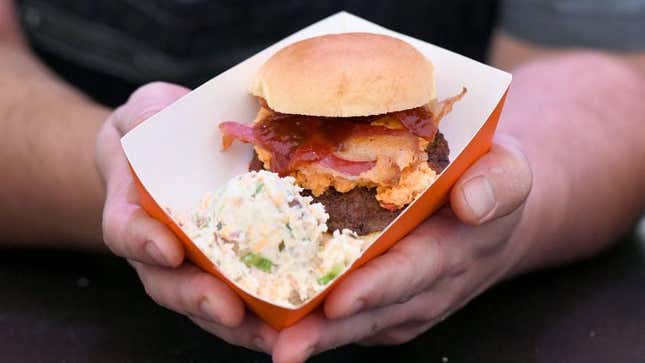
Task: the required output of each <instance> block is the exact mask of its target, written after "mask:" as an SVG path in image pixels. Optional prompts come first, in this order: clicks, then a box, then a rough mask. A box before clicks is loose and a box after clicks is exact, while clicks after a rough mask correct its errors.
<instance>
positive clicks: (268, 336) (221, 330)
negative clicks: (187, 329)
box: [190, 314, 278, 354]
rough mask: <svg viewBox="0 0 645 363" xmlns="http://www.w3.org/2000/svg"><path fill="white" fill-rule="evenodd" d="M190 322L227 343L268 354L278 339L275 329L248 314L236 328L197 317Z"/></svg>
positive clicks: (191, 318) (192, 317)
mask: <svg viewBox="0 0 645 363" xmlns="http://www.w3.org/2000/svg"><path fill="white" fill-rule="evenodd" d="M190 320H192V321H193V322H194V323H195V324H197V325H198V326H199V327H201V328H202V329H204V330H206V331H208V332H210V333H211V334H214V335H216V336H218V337H220V338H221V339H223V340H224V341H226V342H227V343H230V344H234V345H239V346H242V347H245V348H248V349H252V350H256V351H259V352H264V353H268V354H271V352H272V351H273V346H274V344H275V341H276V339H277V337H278V332H277V331H276V330H275V329H273V328H271V327H270V326H268V325H267V324H266V323H264V322H262V321H261V320H260V319H258V318H257V317H256V316H254V315H252V314H247V315H246V316H245V318H244V321H242V323H241V324H240V325H239V326H237V327H235V328H230V327H227V326H224V325H221V324H217V323H213V322H212V321H209V320H205V319H202V318H200V317H196V316H191V317H190Z"/></svg>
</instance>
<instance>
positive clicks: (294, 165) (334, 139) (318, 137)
mask: <svg viewBox="0 0 645 363" xmlns="http://www.w3.org/2000/svg"><path fill="white" fill-rule="evenodd" d="M392 115H393V116H395V117H396V118H397V119H398V120H399V121H400V122H401V123H402V124H403V125H404V126H405V127H406V128H407V129H408V130H405V129H398V130H395V129H390V128H387V127H384V126H376V125H370V122H372V121H374V120H376V119H378V118H380V117H383V115H377V116H366V117H336V118H331V117H316V116H303V115H292V114H281V113H273V114H272V115H270V116H269V117H267V118H265V119H263V120H262V121H261V122H259V123H257V124H254V125H252V126H251V125H244V124H240V123H237V122H232V121H228V122H223V123H221V124H220V129H221V130H222V133H223V135H224V149H226V148H227V147H228V146H229V145H230V143H231V142H232V139H238V140H240V141H242V142H247V143H252V144H257V145H259V146H261V147H262V148H263V149H265V150H267V151H269V152H270V153H271V154H272V158H271V169H272V170H273V171H274V172H277V173H278V174H279V175H281V176H285V175H288V174H289V173H290V172H292V171H294V170H297V169H298V168H300V167H302V166H303V165H307V164H310V163H316V162H318V163H321V164H323V165H325V166H327V167H329V168H332V169H334V170H337V171H339V172H341V173H344V174H348V175H359V174H361V173H363V172H365V171H368V170H370V169H371V168H372V167H374V165H375V164H376V161H374V160H362V161H354V160H346V159H342V158H339V157H337V156H335V155H334V153H335V152H336V151H338V150H341V149H342V147H343V142H344V141H345V140H347V139H348V138H349V137H352V136H378V135H397V136H401V135H404V136H409V137H412V134H414V135H416V136H418V137H423V138H426V139H428V140H430V141H432V139H433V138H434V135H435V133H436V131H437V127H436V125H435V124H434V122H433V120H432V114H431V113H430V112H428V111H427V110H425V109H423V108H421V107H419V108H416V109H411V110H406V111H400V112H395V113H393V114H392Z"/></svg>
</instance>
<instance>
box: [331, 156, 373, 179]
mask: <svg viewBox="0 0 645 363" xmlns="http://www.w3.org/2000/svg"><path fill="white" fill-rule="evenodd" d="M320 164H321V165H324V166H326V167H328V168H330V169H333V170H336V171H338V172H341V173H343V174H346V175H360V174H362V173H364V172H366V171H368V170H370V169H372V168H373V167H374V165H376V161H350V160H345V159H342V158H339V157H338V156H336V155H334V154H328V155H327V156H325V157H324V158H322V159H320Z"/></svg>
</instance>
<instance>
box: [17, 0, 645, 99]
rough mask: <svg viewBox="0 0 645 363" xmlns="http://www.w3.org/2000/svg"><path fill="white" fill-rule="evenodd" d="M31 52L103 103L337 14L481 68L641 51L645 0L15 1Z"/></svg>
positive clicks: (207, 73)
mask: <svg viewBox="0 0 645 363" xmlns="http://www.w3.org/2000/svg"><path fill="white" fill-rule="evenodd" d="M18 5H19V13H20V18H21V20H22V24H23V28H24V29H25V33H26V34H27V38H28V39H29V41H30V43H31V44H32V46H33V47H34V48H35V49H36V51H37V52H38V53H39V54H40V55H41V56H42V57H43V59H44V60H45V61H46V62H47V63H48V64H49V65H50V66H51V67H52V68H54V69H55V70H56V71H58V72H59V73H60V74H61V75H62V76H63V77H64V78H66V79H67V80H68V81H70V82H71V83H73V84H75V85H76V86H77V87H79V88H81V89H82V90H84V91H85V92H87V93H88V94H90V95H92V96H93V97H95V98H96V99H97V100H99V101H101V102H103V103H105V104H108V105H112V106H114V105H117V104H120V103H122V102H123V101H124V100H125V99H126V97H127V95H128V94H129V93H130V92H131V91H132V90H133V89H134V88H135V87H137V86H139V85H141V84H143V83H146V82H150V81H154V80H164V81H169V82H175V83H180V84H183V85H186V86H188V87H195V86H197V85H199V84H201V83H202V82H204V81H206V80H207V79H209V78H211V77H213V76H215V75H217V74H218V73H220V72H222V71H224V70H226V69H227V68H229V67H231V66H232V65H234V64H236V63H238V62H240V61H242V60H244V59H245V58H247V57H249V56H250V55H252V54H254V53H256V52H257V51H259V50H261V49H263V48H265V47H266V46H267V45H269V44H272V43H274V42H276V41H277V40H279V39H281V38H284V37H285V36H287V35H289V34H291V33H293V32H295V31H297V30H299V29H301V28H303V27H305V26H307V25H309V24H311V23H313V22H315V21H317V20H320V19H322V18H324V17H327V16H329V15H331V14H333V13H336V12H338V11H340V10H347V11H349V12H351V13H354V14H356V15H358V16H361V17H363V18H366V19H368V20H370V21H373V22H375V23H378V24H380V25H383V26H385V27H388V28H391V29H393V30H396V31H399V32H401V33H405V34H408V35H411V36H414V37H416V38H419V39H423V40H426V41H428V42H431V43H435V44H437V45H439V46H442V47H445V48H448V49H450V50H453V51H456V52H458V53H461V54H464V55H466V56H468V57H471V58H474V59H477V60H480V61H483V60H484V59H485V55H486V49H487V46H488V43H489V39H490V35H491V32H492V29H493V28H494V26H495V25H496V21H497V15H496V14H497V13H498V11H497V8H498V7H499V8H500V14H501V15H500V23H501V26H502V28H503V29H504V31H506V32H508V33H509V34H511V35H513V36H515V37H518V38H521V39H523V40H525V41H529V42H534V43H539V44H542V45H547V46H552V47H558V46H562V47H569V46H577V47H591V48H603V49H611V50H621V51H631V50H643V49H645V36H643V30H642V29H645V0H611V1H609V0H502V1H499V4H498V2H497V1H496V0H450V1H442V0H434V1H433V0H426V1H392V0H362V1H361V0H328V1H313V0H312V1H304V0H291V1H286V0H285V1H274V2H268V1H259V0H244V1H239V0H238V1H235V0H228V1H226V0H18Z"/></svg>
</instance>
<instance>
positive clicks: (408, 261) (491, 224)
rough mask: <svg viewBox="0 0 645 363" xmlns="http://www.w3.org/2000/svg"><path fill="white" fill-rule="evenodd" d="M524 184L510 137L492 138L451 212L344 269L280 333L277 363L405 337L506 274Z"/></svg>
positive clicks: (515, 252)
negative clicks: (309, 310)
mask: <svg viewBox="0 0 645 363" xmlns="http://www.w3.org/2000/svg"><path fill="white" fill-rule="evenodd" d="M531 182H532V176H531V171H530V168H529V165H528V162H527V160H526V158H525V157H524V155H523V154H522V152H521V151H520V148H519V147H518V145H517V143H516V142H515V141H514V140H513V139H511V138H510V137H508V136H498V137H497V138H496V140H495V143H494V145H493V147H492V149H491V150H490V152H489V153H488V154H486V155H484V156H483V157H482V158H481V159H479V160H478V161H477V162H476V163H475V164H474V165H473V166H472V167H471V168H470V169H468V171H466V173H465V174H464V175H463V176H462V177H461V178H460V180H459V181H458V182H457V184H456V185H455V187H454V188H453V190H452V192H451V196H450V204H451V208H448V207H445V208H443V209H442V210H440V211H439V212H438V213H436V214H435V215H434V216H432V217H431V218H429V219H428V220H427V221H426V222H424V223H423V224H421V225H420V226H419V227H418V228H417V229H416V230H414V231H413V232H412V233H411V234H410V235H408V236H407V237H405V238H404V239H403V240H401V241H399V242H398V243H397V244H396V245H395V246H394V247H392V248H391V249H390V250H389V251H388V252H387V253H385V254H384V255H382V256H379V257H377V258H375V259H374V260H372V261H370V262H368V263H367V264H365V265H364V266H362V267H361V268H359V269H357V270H356V271H354V272H352V273H351V274H349V275H348V276H347V277H346V278H345V280H343V281H342V282H341V283H340V284H339V285H338V286H337V287H336V288H335V289H334V290H333V291H332V292H331V293H330V294H329V296H328V297H327V299H326V301H325V305H324V309H323V310H322V311H320V312H318V313H316V314H313V315H311V316H309V317H307V318H305V319H304V320H302V321H301V322H299V323H298V324H296V325H294V326H292V327H290V328H288V329H286V330H284V331H282V332H281V333H280V335H279V337H278V339H277V342H276V345H275V348H274V351H273V358H274V361H275V362H285V363H286V362H302V361H304V360H306V359H307V358H308V357H309V356H310V355H312V354H316V353H318V352H322V351H325V350H328V349H331V348H334V347H338V346H341V345H344V344H349V343H353V342H359V343H361V344H367V345H371V344H399V343H404V342H407V341H409V340H411V339H413V338H414V337H416V336H417V335H419V334H421V333H423V332H424V331H426V330H428V329H429V328H430V327H432V326H433V325H434V324H436V323H437V322H439V321H441V320H442V319H444V318H445V317H446V316H448V315H450V314H451V313H453V312H454V311H456V310H458V309H459V308H461V307H462V306H464V305H465V304H466V303H467V302H468V301H470V300H471V299H472V298H474V297H475V296H477V295H478V294H479V293H481V292H482V291H484V290H485V289H486V288H488V287H489V286H491V285H492V284H494V283H495V282H497V281H499V280H500V279H502V278H504V277H506V276H508V274H509V273H510V272H511V271H512V269H513V268H514V266H515V265H516V264H517V263H518V261H519V259H520V258H521V257H522V254H523V252H524V247H523V246H520V245H518V243H513V238H511V237H512V235H513V231H514V230H515V228H516V226H517V225H518V223H519V222H520V218H521V215H522V211H523V207H524V204H525V201H526V199H527V197H528V194H529V191H530V189H531Z"/></svg>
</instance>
